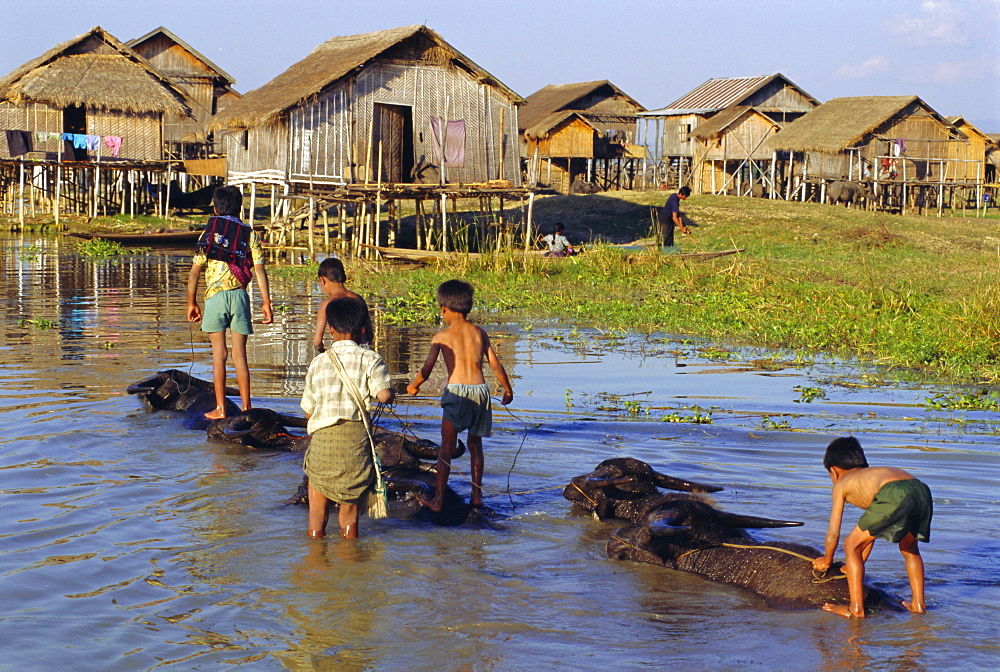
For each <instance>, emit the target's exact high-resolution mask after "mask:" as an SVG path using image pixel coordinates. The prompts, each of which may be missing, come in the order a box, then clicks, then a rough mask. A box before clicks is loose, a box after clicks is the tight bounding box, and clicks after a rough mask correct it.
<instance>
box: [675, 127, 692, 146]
mask: <svg viewBox="0 0 1000 672" xmlns="http://www.w3.org/2000/svg"><path fill="white" fill-rule="evenodd" d="M677 137H678V138H679V139H680V141H681V142H687V141H688V140H690V139H691V124H681V125H680V126H678V127H677Z"/></svg>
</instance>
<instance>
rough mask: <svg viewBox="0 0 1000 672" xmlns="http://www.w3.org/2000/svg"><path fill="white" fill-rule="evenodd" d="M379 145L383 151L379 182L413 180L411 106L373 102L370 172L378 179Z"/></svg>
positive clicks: (374, 178)
mask: <svg viewBox="0 0 1000 672" xmlns="http://www.w3.org/2000/svg"><path fill="white" fill-rule="evenodd" d="M379 147H381V151H382V182H388V183H400V182H412V181H413V178H412V177H411V175H410V173H411V172H412V171H413V108H411V107H408V106H406V105H387V104H383V103H375V110H374V120H373V124H372V175H373V176H374V177H373V180H372V181H375V180H376V179H378V166H379Z"/></svg>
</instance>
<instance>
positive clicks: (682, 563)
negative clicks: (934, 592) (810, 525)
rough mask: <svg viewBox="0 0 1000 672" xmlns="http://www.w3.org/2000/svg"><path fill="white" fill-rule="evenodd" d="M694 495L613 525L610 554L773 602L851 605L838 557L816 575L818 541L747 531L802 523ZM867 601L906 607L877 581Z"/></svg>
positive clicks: (878, 605)
mask: <svg viewBox="0 0 1000 672" xmlns="http://www.w3.org/2000/svg"><path fill="white" fill-rule="evenodd" d="M696 497H697V496H696V495H679V494H678V495H673V496H671V495H667V498H666V500H665V501H664V502H662V503H661V504H660V505H659V506H658V507H657V508H656V509H653V510H651V511H649V512H648V513H647V514H646V517H645V519H644V520H641V521H639V522H636V523H633V524H631V525H628V526H626V527H623V528H621V529H618V530H615V531H614V532H612V534H611V540H610V541H609V542H608V546H607V552H608V557H610V558H616V559H624V560H635V561H638V562H648V563H651V564H654V565H661V566H663V567H669V568H671V569H679V570H681V571H684V572H691V573H694V574H701V575H702V576H704V577H706V578H709V579H711V580H713V581H719V582H720V583H728V584H731V585H735V586H740V587H742V588H747V589H749V590H751V591H753V592H755V593H757V594H758V595H760V596H761V597H763V598H764V600H765V601H766V602H767V604H768V605H769V606H772V607H778V608H785V609H808V608H816V609H819V608H821V607H822V606H823V605H824V604H826V603H828V602H830V603H834V604H850V595H849V593H848V589H847V581H846V579H845V577H844V576H843V573H842V572H841V571H840V567H841V565H840V563H835V564H834V565H833V566H832V567H831V568H830V570H828V572H827V574H826V575H824V576H816V575H815V574H814V573H813V570H812V560H813V558H817V557H819V556H820V555H822V554H821V553H820V552H819V551H817V550H816V549H815V548H813V547H811V546H806V545H803V544H795V543H789V542H781V541H777V542H762V541H757V540H756V539H754V538H753V537H751V536H750V535H749V534H747V532H746V529H760V528H774V527H792V526H798V525H802V523H800V522H794V521H787V520H771V519H767V518H757V517H754V516H741V515H735V514H732V513H726V512H723V511H720V510H718V509H716V508H715V507H713V506H711V505H710V504H708V503H706V502H704V501H700V500H699V499H696ZM865 606H866V609H869V610H875V609H879V608H883V609H890V610H893V611H902V610H903V607H902V604H901V603H900V601H899V600H898V599H896V598H893V597H890V596H889V595H887V594H886V593H885V592H883V591H881V590H879V589H877V588H872V587H866V590H865Z"/></svg>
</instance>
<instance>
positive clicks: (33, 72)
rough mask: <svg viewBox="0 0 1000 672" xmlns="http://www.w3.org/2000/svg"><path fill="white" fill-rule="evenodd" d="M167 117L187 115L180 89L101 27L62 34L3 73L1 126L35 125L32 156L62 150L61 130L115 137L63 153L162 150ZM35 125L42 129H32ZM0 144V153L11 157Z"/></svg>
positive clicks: (139, 154)
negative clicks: (64, 37)
mask: <svg viewBox="0 0 1000 672" xmlns="http://www.w3.org/2000/svg"><path fill="white" fill-rule="evenodd" d="M165 117H171V118H182V117H190V106H189V105H188V101H187V98H186V96H185V95H184V93H183V92H181V91H180V90H179V89H178V88H176V87H175V86H174V85H173V84H172V83H171V82H170V81H169V80H167V78H166V77H164V76H163V75H162V74H161V73H160V72H158V71H157V70H156V69H155V68H153V67H152V66H150V64H149V63H147V62H146V61H145V60H144V59H143V58H142V57H141V56H139V55H138V54H136V53H135V52H134V51H132V50H131V49H130V48H129V47H127V46H126V45H124V44H122V43H121V42H120V41H119V40H118V39H116V38H115V37H114V36H112V35H110V34H109V33H107V32H105V31H104V30H103V29H102V28H100V27H95V28H92V29H91V30H90V31H88V32H86V33H84V34H83V35H80V36H78V37H75V38H73V39H72V40H68V41H67V42H63V43H62V44H59V45H57V46H55V47H53V48H52V49H50V50H48V51H47V52H45V53H44V54H42V55H41V56H39V57H38V58H36V59H34V60H31V61H28V62H27V63H25V64H24V65H22V66H21V67H19V68H17V69H16V70H14V71H13V72H11V73H10V74H8V75H7V76H6V77H3V78H2V79H0V127H2V128H4V129H17V130H21V131H27V132H30V133H32V134H33V135H32V150H33V151H31V152H29V153H28V155H29V156H31V157H32V158H40V157H47V158H49V159H54V158H57V157H59V158H67V157H66V156H64V154H65V152H64V151H63V150H64V145H63V143H62V141H61V140H60V139H59V136H61V134H63V133H70V134H74V135H89V136H112V137H116V138H120V139H121V141H120V146H119V147H118V149H117V151H113V150H112V149H111V148H109V147H106V146H104V145H103V144H101V143H98V144H97V145H96V148H91V147H92V146H93V145H91V146H87V147H82V148H81V147H77V148H75V149H73V150H72V156H71V157H68V158H71V159H75V160H77V161H86V160H92V159H95V158H97V157H98V156H101V157H104V158H108V157H111V156H112V154H113V155H114V158H118V159H134V160H145V161H151V160H159V159H161V158H163V136H164V133H163V123H164V118H165ZM36 133H40V134H44V135H36ZM8 150H9V148H8V147H0V158H10V156H11V155H10V152H9V151H8Z"/></svg>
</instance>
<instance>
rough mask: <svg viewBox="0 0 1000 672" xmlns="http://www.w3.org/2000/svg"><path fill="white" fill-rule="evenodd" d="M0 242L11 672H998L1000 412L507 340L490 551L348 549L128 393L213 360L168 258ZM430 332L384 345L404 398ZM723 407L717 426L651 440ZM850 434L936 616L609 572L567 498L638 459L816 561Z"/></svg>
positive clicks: (633, 570)
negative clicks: (910, 532) (890, 490)
mask: <svg viewBox="0 0 1000 672" xmlns="http://www.w3.org/2000/svg"><path fill="white" fill-rule="evenodd" d="M0 245H2V252H0V283H2V289H0V291H2V294H3V295H4V296H6V297H7V310H6V311H5V314H4V318H3V327H2V333H0V353H2V359H0V475H2V481H0V507H2V509H0V510H2V512H3V518H2V520H3V523H2V526H0V602H2V607H3V608H2V611H0V613H2V616H0V669H4V670H26V669H95V670H96V669H101V670H133V669H153V668H156V669H172V670H188V669H219V668H220V667H223V666H227V665H228V666H234V665H247V666H249V667H251V668H252V669H283V668H289V669H300V670H314V669H334V668H336V669H361V668H379V669H385V668H388V669H403V668H406V669H434V670H467V669H476V670H508V669H525V668H534V669H539V670H546V669H566V668H568V669H584V668H585V669H602V668H603V669H633V668H666V669H699V670H701V669H713V670H714V669H720V670H721V669H727V670H728V669H746V668H753V669H771V668H785V669H796V670H798V669H809V670H813V669H831V670H832V669H839V668H842V667H849V668H853V669H862V668H864V669H892V670H897V669H904V670H911V669H927V670H938V669H996V668H997V667H998V666H1000V647H998V644H997V632H998V631H1000V627H998V626H1000V618H998V615H1000V587H998V585H1000V563H998V560H997V558H998V557H1000V533H998V532H1000V523H998V508H997V503H996V493H997V486H998V466H1000V459H998V448H997V444H998V442H1000V441H998V436H1000V414H997V413H988V412H952V411H936V410H931V409H929V408H928V407H927V406H926V404H925V403H924V401H925V399H926V398H927V397H930V396H933V395H934V394H935V393H939V392H940V393H946V394H955V393H961V392H965V391H967V390H959V389H950V388H947V387H943V386H938V387H928V386H921V385H918V384H913V383H903V382H898V381H895V380H894V379H893V377H892V376H891V375H890V374H888V373H886V372H879V371H874V370H867V369H862V368H860V367H857V366H854V365H851V364H849V363H844V362H835V361H815V362H809V363H802V362H798V363H796V362H792V361H790V360H789V357H788V356H787V355H781V354H774V353H764V352H754V351H747V350H736V351H731V350H727V349H725V348H724V347H720V346H718V345H716V346H711V345H709V344H705V343H699V342H694V341H678V340H671V339H669V338H657V337H645V336H630V335H621V334H601V333H598V332H595V331H588V330H584V329H580V330H576V329H572V328H571V327H568V326H567V327H563V326H559V325H551V324H535V325H508V326H499V327H497V326H494V327H491V328H490V331H491V334H492V338H493V339H494V342H495V343H496V345H497V347H498V349H499V351H500V353H501V356H502V357H503V359H504V361H505V363H506V366H507V368H508V371H509V372H510V373H511V376H512V379H513V382H514V387H515V393H516V397H515V400H514V403H513V404H512V405H511V406H510V412H507V411H505V410H502V409H500V407H499V406H497V411H496V412H495V420H496V431H495V434H494V436H493V437H492V438H489V439H487V440H486V441H485V445H486V475H485V488H486V490H487V494H488V499H487V503H488V504H490V505H491V506H492V507H493V508H494V509H496V510H497V511H499V512H501V513H503V514H506V515H507V516H509V519H507V520H505V521H504V522H503V527H504V529H503V530H500V531H496V530H481V529H465V528H450V529H446V528H435V527H432V526H430V525H428V524H425V523H421V522H416V521H412V520H407V519H402V518H389V519H387V520H384V521H374V522H372V521H368V520H366V519H362V528H361V532H362V535H363V536H362V538H361V539H360V540H359V541H358V542H357V543H351V542H347V541H344V540H340V539H339V538H337V537H336V536H331V537H330V538H329V539H327V540H325V541H314V540H309V539H308V538H307V537H306V535H305V527H306V512H305V509H302V508H296V507H286V506H284V505H283V502H284V500H285V499H286V498H287V497H288V496H289V495H290V494H292V492H293V491H294V490H295V487H296V485H297V484H298V482H299V480H300V479H301V465H300V462H301V460H300V458H297V457H295V456H293V455H289V454H272V453H260V452H252V451H245V450H242V449H236V448H233V447H231V446H224V445H218V444H213V443H209V442H207V441H206V439H205V435H204V434H203V433H199V432H190V431H187V430H185V429H183V428H182V427H181V425H180V422H179V421H178V420H177V418H176V417H174V416H171V415H170V414H166V413H155V414H149V413H146V412H144V411H142V410H141V409H140V407H139V404H138V402H137V400H136V399H135V398H133V397H130V396H128V395H127V394H125V392H124V390H125V387H126V386H127V385H128V384H129V383H132V382H135V381H137V380H139V379H141V378H144V377H146V376H147V375H149V374H151V373H152V372H155V371H157V370H162V369H165V368H171V367H173V368H179V369H182V370H185V371H190V372H191V373H193V374H194V375H196V376H199V377H202V378H206V379H209V378H210V377H211V374H210V370H211V361H210V356H209V349H208V344H207V341H206V339H205V338H204V337H203V336H202V335H201V334H200V333H199V332H198V331H197V329H196V328H195V329H192V328H191V327H190V326H189V325H188V323H187V322H186V321H185V320H184V312H185V282H186V277H187V263H188V262H187V260H186V258H185V256H184V255H183V254H182V253H181V252H167V251H154V252H151V253H148V254H144V255H140V256H136V257H131V258H128V259H125V260H123V261H121V262H118V263H109V262H91V261H87V260H84V259H81V258H79V257H78V256H77V255H76V254H75V253H74V249H73V246H72V244H70V243H67V242H65V241H60V240H59V239H51V238H31V237H29V238H16V237H9V236H8V237H6V238H2V239H0ZM273 295H274V303H275V305H276V306H279V308H278V311H279V312H277V320H276V322H275V324H273V325H269V326H268V325H257V326H256V328H257V333H256V334H255V335H254V336H253V337H252V338H251V341H250V344H251V347H250V360H251V367H252V378H253V384H254V398H255V404H256V405H258V406H269V407H272V408H275V409H277V410H284V411H290V412H296V411H297V410H298V398H297V397H298V395H299V394H300V393H301V388H302V381H303V378H304V375H305V370H306V368H307V366H308V363H309V359H310V354H311V353H310V346H309V338H310V333H311V325H312V323H313V322H312V320H313V317H314V314H315V313H314V311H315V307H316V304H317V303H318V301H319V299H320V295H319V291H318V288H317V287H315V286H313V285H312V284H311V283H310V284H302V283H291V282H282V281H273ZM27 320H32V321H33V322H28V321H27ZM432 332H433V328H432V327H427V328H413V329H389V328H384V329H383V330H382V331H381V333H380V334H379V337H380V340H379V347H378V349H379V350H380V352H382V354H383V356H384V357H385V358H386V361H387V362H388V363H389V366H390V370H391V371H392V372H393V373H394V374H399V380H400V381H403V380H405V379H407V378H408V377H410V376H411V375H412V374H413V372H414V371H415V370H416V368H418V367H419V366H420V364H421V363H422V360H423V357H424V356H425V353H426V346H427V340H428V338H429V335H430V334H431V333H432ZM764 360H767V361H764ZM425 389H426V390H427V393H428V394H432V393H433V386H432V384H431V383H428V384H427V385H426V386H425ZM822 395H825V396H822ZM810 399H811V400H810ZM694 407H697V408H698V409H701V410H700V411H699V410H695V409H694ZM709 410H711V417H712V423H711V424H693V423H690V422H687V423H680V422H666V421H664V419H663V418H664V417H667V418H674V419H678V418H684V417H686V418H690V417H691V416H693V415H694V414H695V413H697V412H700V413H702V414H704V413H706V412H708V411H709ZM400 419H402V420H404V421H406V422H408V423H412V425H413V428H414V429H415V431H416V432H417V433H418V434H419V435H421V436H424V437H427V438H436V434H437V428H438V422H439V410H438V409H437V407H436V405H435V403H434V400H433V399H431V398H430V397H428V398H424V399H417V400H407V399H405V398H404V399H402V400H401V401H400V403H399V404H398V405H397V407H396V409H395V417H393V416H387V417H386V422H387V424H389V425H390V426H393V425H396V426H398V422H399V421H400ZM849 433H853V434H855V435H856V436H858V437H859V438H860V440H861V442H862V444H863V445H864V446H865V448H866V450H867V452H868V456H869V460H870V461H871V462H872V463H873V464H891V465H894V466H899V467H902V468H904V469H906V470H908V471H910V472H912V473H913V474H914V475H916V476H918V477H919V478H922V479H924V480H925V481H926V482H927V483H928V484H929V485H930V487H931V489H932V490H933V493H934V507H935V516H934V523H933V527H932V536H931V543H929V544H926V545H922V553H923V555H924V560H925V563H926V572H927V603H928V607H929V611H928V612H927V613H926V614H924V615H921V616H914V615H910V614H895V613H892V614H878V615H875V616H873V617H871V618H868V619H866V620H865V621H863V622H856V621H849V620H846V619H840V618H837V617H834V616H832V615H829V614H826V613H823V612H821V611H780V610H774V609H770V608H768V607H766V606H765V605H764V604H763V602H762V600H761V599H760V598H758V597H756V596H754V595H753V594H750V593H747V592H745V591H742V590H740V589H737V588H734V587H731V586H726V585H721V584H716V583H712V582H709V581H707V580H704V579H702V578H700V577H697V576H693V575H689V574H684V573H681V572H674V571H670V570H666V569H663V568H658V567H654V566H651V565H643V564H636V563H629V562H622V561H613V560H609V559H608V558H607V557H605V553H604V545H605V543H606V541H607V539H608V535H609V534H610V533H611V531H612V530H614V529H615V528H616V527H617V526H618V525H616V524H615V523H613V522H606V523H601V522H598V521H597V520H595V519H594V518H592V517H590V516H588V515H584V514H582V513H580V512H579V511H574V510H573V509H572V508H571V506H570V504H569V503H568V502H567V501H566V500H564V499H563V498H562V496H561V488H562V486H563V485H565V483H567V482H568V481H569V479H570V478H571V477H573V476H575V475H578V474H581V473H585V472H588V471H590V470H591V469H592V468H593V467H594V466H595V465H596V464H597V463H598V462H600V461H601V460H604V459H606V458H609V457H615V456H633V457H637V458H640V459H642V460H645V461H647V462H649V463H651V464H652V465H654V466H655V467H657V468H659V469H660V470H662V471H665V472H667V473H670V474H673V475H675V476H682V477H687V478H691V479H695V480H698V481H701V482H704V483H714V484H718V485H722V486H724V487H725V490H724V491H723V492H720V493H718V495H717V496H716V500H717V502H718V505H719V506H720V507H721V508H724V509H726V510H729V511H734V512H741V513H749V514H752V515H765V516H771V517H779V518H785V519H792V520H801V521H804V522H805V523H806V524H805V526H804V527H800V528H789V529H785V530H774V531H766V532H762V533H761V534H759V535H758V537H759V538H764V539H782V540H789V541H798V542H802V543H808V544H811V545H813V546H817V547H820V546H821V545H822V542H823V535H824V532H825V529H826V522H827V516H828V508H829V489H830V482H829V479H828V477H827V475H826V473H825V472H824V470H823V467H822V453H823V449H824V448H825V446H826V444H827V443H828V442H829V441H830V440H831V439H832V438H833V437H835V436H838V435H843V434H849ZM467 470H468V460H467V458H461V459H459V460H458V461H457V472H462V473H455V472H453V477H452V478H453V481H452V482H453V484H454V486H455V488H456V489H457V490H458V491H459V492H461V493H463V494H467V493H468V489H469V488H468V481H467V480H465V479H464V477H463V473H467ZM859 513H860V512H859V511H857V510H851V511H848V512H847V514H846V515H845V517H846V518H847V520H846V521H845V527H844V533H845V534H846V532H847V531H848V530H849V528H850V526H851V525H853V522H854V521H855V520H856V518H857V515H858V514H859ZM333 527H334V528H335V525H333ZM841 555H842V554H840V553H838V556H841ZM868 576H869V578H870V580H871V581H872V582H873V583H875V584H876V585H878V586H880V587H882V588H884V589H886V590H888V591H889V592H892V593H894V594H897V595H900V596H903V597H907V596H908V585H907V581H906V574H905V571H904V568H903V563H902V560H901V558H900V555H899V553H898V551H897V550H896V549H895V548H894V547H893V546H891V545H888V544H886V543H885V542H878V543H877V544H876V548H875V551H874V553H873V555H872V558H871V560H870V562H869V563H868Z"/></svg>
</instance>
